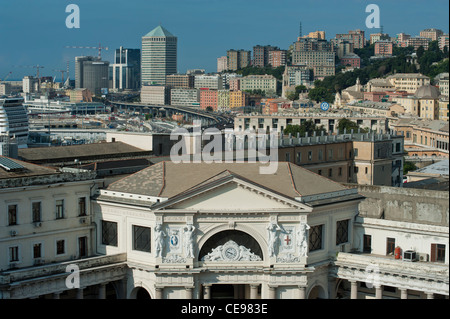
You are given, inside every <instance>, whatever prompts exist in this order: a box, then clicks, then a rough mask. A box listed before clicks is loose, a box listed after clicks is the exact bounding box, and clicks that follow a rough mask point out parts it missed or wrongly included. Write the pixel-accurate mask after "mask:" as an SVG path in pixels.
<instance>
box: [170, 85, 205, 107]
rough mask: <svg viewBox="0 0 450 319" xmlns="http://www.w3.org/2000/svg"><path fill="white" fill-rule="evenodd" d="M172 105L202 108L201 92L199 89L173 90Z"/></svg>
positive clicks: (171, 93) (171, 92)
mask: <svg viewBox="0 0 450 319" xmlns="http://www.w3.org/2000/svg"><path fill="white" fill-rule="evenodd" d="M170 105H177V106H200V90H198V89H171V90H170Z"/></svg>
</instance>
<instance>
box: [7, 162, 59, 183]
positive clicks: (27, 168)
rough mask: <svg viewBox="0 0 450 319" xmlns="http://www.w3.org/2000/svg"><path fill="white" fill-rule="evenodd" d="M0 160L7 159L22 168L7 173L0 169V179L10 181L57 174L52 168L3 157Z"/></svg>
mask: <svg viewBox="0 0 450 319" xmlns="http://www.w3.org/2000/svg"><path fill="white" fill-rule="evenodd" d="M0 158H7V159H9V160H10V161H13V162H14V163H16V164H18V165H20V166H22V167H23V168H22V169H20V170H14V171H7V170H5V169H2V168H0V179H10V178H19V177H20V178H21V177H31V176H40V175H51V174H58V171H57V170H56V169H53V168H48V167H44V166H40V165H36V164H31V163H27V162H23V161H20V160H17V159H14V158H8V157H4V156H0Z"/></svg>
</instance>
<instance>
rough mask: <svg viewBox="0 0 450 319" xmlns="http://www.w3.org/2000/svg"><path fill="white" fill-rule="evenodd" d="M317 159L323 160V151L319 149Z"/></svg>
mask: <svg viewBox="0 0 450 319" xmlns="http://www.w3.org/2000/svg"><path fill="white" fill-rule="evenodd" d="M317 156H318V158H319V161H321V160H323V151H322V150H319V153H318V154H317Z"/></svg>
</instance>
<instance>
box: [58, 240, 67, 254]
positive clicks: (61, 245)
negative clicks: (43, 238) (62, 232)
mask: <svg viewBox="0 0 450 319" xmlns="http://www.w3.org/2000/svg"><path fill="white" fill-rule="evenodd" d="M65 252H66V247H65V241H64V239H61V240H57V241H56V254H57V255H63V254H64V253H65Z"/></svg>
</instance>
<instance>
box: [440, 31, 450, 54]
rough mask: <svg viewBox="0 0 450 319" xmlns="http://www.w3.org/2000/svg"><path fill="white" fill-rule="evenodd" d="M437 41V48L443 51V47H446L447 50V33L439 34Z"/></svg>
mask: <svg viewBox="0 0 450 319" xmlns="http://www.w3.org/2000/svg"><path fill="white" fill-rule="evenodd" d="M438 43H439V49H441V50H442V51H444V48H445V47H447V51H448V49H449V40H448V33H446V34H443V35H441V36H440V37H439V39H438Z"/></svg>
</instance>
